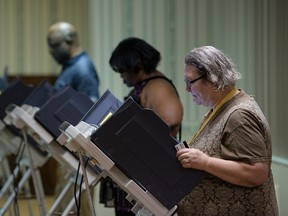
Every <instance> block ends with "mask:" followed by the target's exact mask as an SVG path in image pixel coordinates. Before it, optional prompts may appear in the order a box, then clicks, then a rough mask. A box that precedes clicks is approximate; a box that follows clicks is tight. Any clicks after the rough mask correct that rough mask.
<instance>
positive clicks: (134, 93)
mask: <svg viewBox="0 0 288 216" xmlns="http://www.w3.org/2000/svg"><path fill="white" fill-rule="evenodd" d="M154 79H164V80H167V81H168V82H169V83H170V84H171V85H172V87H173V88H174V90H175V92H176V94H177V95H178V92H177V90H176V88H175V86H174V84H173V83H172V81H171V80H169V79H168V78H167V77H164V76H154V77H150V78H147V79H145V80H142V81H140V82H139V83H137V84H136V85H135V86H134V89H133V90H132V91H131V92H130V93H129V94H128V95H127V96H126V97H124V100H127V99H128V98H129V97H132V98H133V100H134V101H135V102H136V103H138V104H139V105H141V101H140V96H141V93H142V90H143V89H144V87H145V86H146V84H147V83H148V82H149V81H150V80H154Z"/></svg>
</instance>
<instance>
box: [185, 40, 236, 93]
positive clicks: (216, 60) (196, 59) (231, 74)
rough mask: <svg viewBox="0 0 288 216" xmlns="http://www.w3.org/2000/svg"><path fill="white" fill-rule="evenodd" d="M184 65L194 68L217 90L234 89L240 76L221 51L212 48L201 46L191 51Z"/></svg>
mask: <svg viewBox="0 0 288 216" xmlns="http://www.w3.org/2000/svg"><path fill="white" fill-rule="evenodd" d="M184 63H185V64H186V65H192V66H194V67H196V68H197V69H198V71H199V73H200V74H201V75H205V76H206V79H207V80H208V81H210V82H212V83H214V84H215V88H216V89H217V90H219V89H221V90H224V89H225V88H226V87H234V86H235V85H236V81H237V80H239V79H240V78H241V74H240V73H239V72H238V71H237V70H236V68H235V65H234V64H233V62H232V61H231V60H230V59H229V58H228V57H227V56H226V55H225V54H224V53H223V52H222V51H221V50H218V49H216V48H215V47H212V46H202V47H199V48H195V49H193V50H191V51H190V52H189V53H188V54H187V55H186V56H185V61H184Z"/></svg>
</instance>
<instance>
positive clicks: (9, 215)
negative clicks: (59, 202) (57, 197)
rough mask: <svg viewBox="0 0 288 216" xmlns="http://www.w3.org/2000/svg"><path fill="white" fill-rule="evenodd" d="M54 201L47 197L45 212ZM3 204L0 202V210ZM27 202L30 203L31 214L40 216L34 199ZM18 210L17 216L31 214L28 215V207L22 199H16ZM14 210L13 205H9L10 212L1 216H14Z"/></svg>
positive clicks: (26, 201)
mask: <svg viewBox="0 0 288 216" xmlns="http://www.w3.org/2000/svg"><path fill="white" fill-rule="evenodd" d="M53 201H54V197H53V196H47V197H46V198H45V206H46V210H47V209H49V208H50V207H51V205H52V203H53ZM4 202H5V200H4V199H3V200H0V208H1V206H2V205H3V203H4ZM29 202H30V203H31V206H32V207H31V211H32V213H33V215H34V216H38V215H40V211H39V207H38V202H37V200H36V199H31V200H29ZM18 209H19V216H30V215H31V214H30V213H29V212H30V211H29V209H30V208H29V206H28V200H24V199H18ZM14 215H15V214H14V208H13V203H11V205H10V212H9V211H7V212H6V213H5V214H4V215H3V216H14Z"/></svg>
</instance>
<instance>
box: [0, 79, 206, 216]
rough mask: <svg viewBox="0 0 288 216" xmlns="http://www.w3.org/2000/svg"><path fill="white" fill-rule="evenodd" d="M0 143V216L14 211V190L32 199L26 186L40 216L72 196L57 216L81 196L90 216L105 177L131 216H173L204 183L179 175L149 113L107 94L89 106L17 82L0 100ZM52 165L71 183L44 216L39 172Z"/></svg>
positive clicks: (196, 175)
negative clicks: (123, 197)
mask: <svg viewBox="0 0 288 216" xmlns="http://www.w3.org/2000/svg"><path fill="white" fill-rule="evenodd" d="M0 136H1V138H0V149H1V154H0V162H1V170H2V173H3V174H4V178H5V183H4V184H3V185H2V187H1V191H0V199H2V200H4V202H3V203H4V204H3V206H0V215H4V213H6V212H9V211H13V210H11V209H12V208H11V206H12V204H13V202H14V201H15V199H17V193H18V191H19V190H21V189H22V188H24V189H25V191H26V192H27V195H29V194H31V188H29V187H30V186H29V184H28V183H27V182H28V180H29V179H31V178H32V180H33V186H34V191H35V196H36V199H37V203H38V207H39V215H41V216H44V215H54V214H55V212H57V209H58V207H59V205H60V203H62V202H63V200H64V197H65V196H67V195H68V191H69V190H71V189H72V190H74V192H73V194H74V196H71V197H69V198H68V199H66V200H68V203H67V204H66V205H65V206H66V208H65V210H64V211H63V212H61V215H69V212H70V211H71V209H72V208H73V207H75V205H77V199H76V198H75V197H79V196H81V192H82V191H84V190H86V191H87V193H85V194H86V195H85V196H86V198H87V199H88V201H89V210H90V212H91V215H96V214H95V203H93V200H92V194H91V192H90V189H91V188H93V187H95V186H96V185H97V184H98V183H100V181H101V179H103V178H106V177H109V178H111V179H112V180H113V181H114V182H115V183H116V184H117V185H118V186H119V187H121V188H122V189H123V190H124V191H125V192H126V193H127V194H128V195H127V197H126V199H127V200H128V201H130V202H131V203H132V205H133V208H132V211H133V212H134V213H135V215H147V216H148V215H149V216H150V215H156V216H158V215H173V214H175V213H176V212H177V203H178V202H179V201H180V200H181V199H182V198H183V197H184V196H185V195H187V194H188V193H189V192H190V191H191V190H192V189H193V187H195V185H197V184H198V183H199V182H200V181H201V179H202V177H203V175H204V174H203V173H202V172H200V171H197V170H192V169H184V168H182V166H181V164H180V163H179V162H178V160H177V158H176V156H175V154H176V149H175V145H177V144H178V143H179V141H177V140H176V139H174V138H173V137H171V136H170V135H169V128H168V126H167V125H166V124H165V123H164V122H163V121H162V120H161V119H160V118H159V117H158V116H157V115H156V114H155V113H154V112H153V111H152V110H149V109H143V108H141V107H140V106H139V105H138V104H136V103H135V102H134V101H133V99H132V98H129V99H128V100H126V101H121V100H119V99H117V98H116V97H115V96H114V95H113V94H112V93H111V92H110V91H109V90H107V91H106V92H105V93H104V94H103V95H102V97H101V98H100V99H99V100H98V101H97V102H95V103H93V102H92V101H91V100H90V99H89V98H88V97H87V96H86V95H84V94H81V93H78V92H76V91H74V90H73V89H72V88H71V87H70V86H66V87H64V88H63V89H61V90H60V91H58V92H55V91H54V89H53V87H52V86H51V85H50V84H49V82H47V81H45V80H43V81H42V82H41V83H40V84H39V85H37V86H31V85H28V84H26V83H23V82H22V81H21V80H18V79H15V80H14V81H12V82H11V83H10V84H9V85H8V86H7V87H6V89H5V90H4V91H3V92H2V93H1V94H0ZM11 154H13V155H15V158H16V159H15V160H16V161H15V164H16V165H15V167H12V168H11V167H9V165H8V163H7V156H8V155H11ZM50 157H53V158H55V159H56V161H57V162H58V163H60V164H61V165H63V166H66V167H67V176H69V178H67V179H63V181H67V184H66V185H65V187H64V188H63V189H62V191H61V192H60V194H59V195H57V197H55V201H54V203H53V204H52V206H51V207H50V208H49V209H47V207H46V203H45V193H44V190H43V184H42V180H41V175H40V174H39V168H41V167H42V166H43V165H44V164H45V163H47V161H48V159H49V158H50ZM16 176H20V177H19V178H20V179H18V180H17V182H15V177H16ZM76 186H77V187H76ZM62 204H63V203H62Z"/></svg>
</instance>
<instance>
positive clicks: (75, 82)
mask: <svg viewBox="0 0 288 216" xmlns="http://www.w3.org/2000/svg"><path fill="white" fill-rule="evenodd" d="M47 42H48V46H49V52H50V54H51V55H52V57H53V58H54V59H55V61H56V62H57V63H58V64H60V65H62V71H61V73H60V75H59V76H58V78H57V80H56V82H55V84H54V87H55V89H56V90H59V89H61V88H62V87H64V86H66V85H70V86H71V87H72V88H74V89H75V90H76V91H78V92H82V93H84V94H86V95H88V96H89V97H90V98H91V100H92V101H94V102H95V101H96V100H97V99H98V98H99V79H98V75H97V71H96V69H95V66H94V64H93V62H92V60H91V59H90V57H89V56H88V55H87V53H86V52H85V51H84V50H83V49H82V47H81V46H80V44H79V41H78V34H77V31H76V29H75V28H74V26H72V25H71V24H70V23H67V22H58V23H55V24H53V25H52V26H50V28H49V30H48V35H47Z"/></svg>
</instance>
